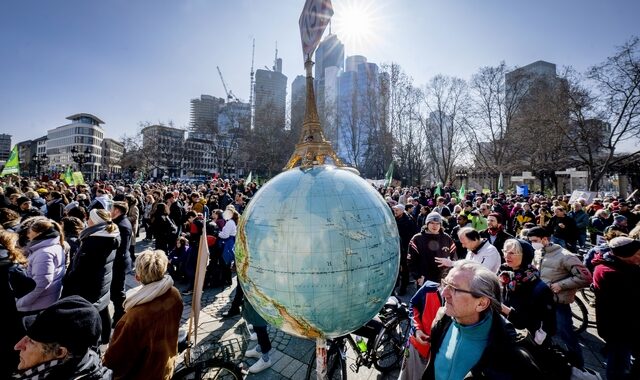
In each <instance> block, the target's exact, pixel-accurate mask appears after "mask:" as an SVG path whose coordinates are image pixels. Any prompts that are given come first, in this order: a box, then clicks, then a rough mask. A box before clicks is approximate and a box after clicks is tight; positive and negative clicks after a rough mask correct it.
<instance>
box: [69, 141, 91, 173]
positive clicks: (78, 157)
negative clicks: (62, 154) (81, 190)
mask: <svg viewBox="0 0 640 380" xmlns="http://www.w3.org/2000/svg"><path fill="white" fill-rule="evenodd" d="M90 156H91V151H90V150H89V147H87V148H86V149H85V150H84V153H80V152H78V148H77V147H75V146H74V147H73V148H71V158H72V159H73V161H75V162H76V163H77V164H78V170H79V171H82V165H84V163H85V162H87V161H89V157H90Z"/></svg>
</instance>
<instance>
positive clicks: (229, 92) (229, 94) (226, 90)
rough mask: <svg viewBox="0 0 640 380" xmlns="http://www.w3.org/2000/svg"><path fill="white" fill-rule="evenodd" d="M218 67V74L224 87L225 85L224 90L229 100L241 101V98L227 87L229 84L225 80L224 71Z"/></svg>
mask: <svg viewBox="0 0 640 380" xmlns="http://www.w3.org/2000/svg"><path fill="white" fill-rule="evenodd" d="M216 69H218V74H219V75H220V81H222V87H224V92H225V93H226V94H227V102H229V101H231V100H235V101H239V99H238V98H237V97H236V96H235V95H234V94H233V92H231V91H230V90H228V89H227V84H226V83H225V82H224V77H223V76H222V71H220V67H218V66H216Z"/></svg>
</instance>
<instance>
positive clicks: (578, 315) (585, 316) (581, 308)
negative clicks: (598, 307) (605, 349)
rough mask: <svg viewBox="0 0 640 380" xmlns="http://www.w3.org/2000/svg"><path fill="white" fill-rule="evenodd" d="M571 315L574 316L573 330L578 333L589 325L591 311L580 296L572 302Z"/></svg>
mask: <svg viewBox="0 0 640 380" xmlns="http://www.w3.org/2000/svg"><path fill="white" fill-rule="evenodd" d="M571 315H572V316H573V330H574V331H575V332H576V333H578V334H580V333H582V332H584V331H585V330H586V329H587V326H588V325H589V311H588V310H587V307H586V306H585V304H584V302H582V300H581V299H580V298H578V297H576V298H575V301H573V302H572V303H571Z"/></svg>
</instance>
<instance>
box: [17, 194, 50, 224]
mask: <svg viewBox="0 0 640 380" xmlns="http://www.w3.org/2000/svg"><path fill="white" fill-rule="evenodd" d="M16 205H17V206H18V213H19V214H20V221H21V222H23V221H25V220H26V219H27V218H31V217H32V216H42V215H43V214H42V212H40V210H38V209H37V208H35V207H33V206H32V205H31V198H29V197H27V196H26V195H23V196H21V197H18V199H17V200H16Z"/></svg>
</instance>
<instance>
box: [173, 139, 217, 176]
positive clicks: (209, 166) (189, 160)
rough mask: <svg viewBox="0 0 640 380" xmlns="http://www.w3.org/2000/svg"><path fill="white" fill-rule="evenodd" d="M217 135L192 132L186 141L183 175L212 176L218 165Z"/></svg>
mask: <svg viewBox="0 0 640 380" xmlns="http://www.w3.org/2000/svg"><path fill="white" fill-rule="evenodd" d="M214 140H215V135H212V134H206V133H198V132H190V133H189V135H188V137H187V140H186V141H185V143H184V146H185V154H184V159H183V163H182V167H181V168H182V171H181V173H180V174H181V175H180V176H181V177H188V178H194V177H210V176H211V174H212V173H214V170H215V167H216V164H217V162H216V155H215V147H214Z"/></svg>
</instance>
